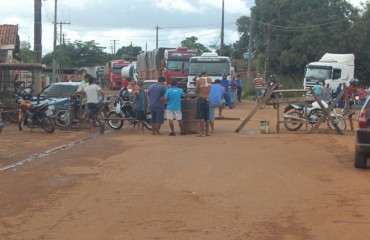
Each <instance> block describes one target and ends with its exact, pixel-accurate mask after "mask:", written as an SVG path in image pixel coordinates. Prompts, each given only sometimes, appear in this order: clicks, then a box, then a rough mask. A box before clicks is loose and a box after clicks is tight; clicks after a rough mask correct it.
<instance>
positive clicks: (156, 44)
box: [155, 25, 160, 49]
mask: <svg viewBox="0 0 370 240" xmlns="http://www.w3.org/2000/svg"><path fill="white" fill-rule="evenodd" d="M155 29H156V37H155V48H156V49H158V30H159V29H160V27H158V25H157V26H156V27H155Z"/></svg>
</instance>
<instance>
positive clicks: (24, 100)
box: [17, 88, 55, 133]
mask: <svg viewBox="0 0 370 240" xmlns="http://www.w3.org/2000/svg"><path fill="white" fill-rule="evenodd" d="M30 99H32V90H31V89H29V88H26V89H25V90H23V91H22V93H21V94H20V96H19V97H18V99H17V103H18V127H19V130H20V131H21V130H23V127H24V124H27V125H28V126H30V127H31V128H34V127H36V126H40V127H41V128H42V129H44V130H45V132H47V133H53V132H54V130H55V125H54V121H53V119H52V116H53V111H52V110H53V109H52V108H53V106H49V104H47V103H44V104H39V105H35V104H33V103H32V102H31V101H30Z"/></svg>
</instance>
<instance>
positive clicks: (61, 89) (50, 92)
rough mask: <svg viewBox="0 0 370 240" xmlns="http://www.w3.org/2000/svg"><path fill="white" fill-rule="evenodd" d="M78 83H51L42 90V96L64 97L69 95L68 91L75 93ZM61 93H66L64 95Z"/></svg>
mask: <svg viewBox="0 0 370 240" xmlns="http://www.w3.org/2000/svg"><path fill="white" fill-rule="evenodd" d="M77 88H78V85H64V84H51V85H49V86H48V87H46V88H45V89H44V90H43V91H42V92H41V95H40V96H42V97H55V98H65V97H69V96H70V95H69V93H76V92H77ZM63 93H68V94H66V95H64V94H63Z"/></svg>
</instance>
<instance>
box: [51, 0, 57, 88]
mask: <svg viewBox="0 0 370 240" xmlns="http://www.w3.org/2000/svg"><path fill="white" fill-rule="evenodd" d="M57 5H58V4H57V0H55V6H54V39H53V78H52V82H56V65H57V60H56V52H55V51H56V46H57Z"/></svg>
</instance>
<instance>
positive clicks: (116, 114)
mask: <svg viewBox="0 0 370 240" xmlns="http://www.w3.org/2000/svg"><path fill="white" fill-rule="evenodd" d="M113 105H114V107H115V108H116V110H114V111H110V112H109V114H108V117H107V123H108V125H109V127H111V128H112V129H115V130H118V129H121V128H122V127H123V123H124V121H125V120H124V119H122V116H124V118H128V120H127V121H128V122H129V123H130V124H131V125H133V127H135V126H136V124H137V123H138V122H137V120H136V113H135V111H134V103H133V102H132V101H131V100H130V98H126V97H125V98H123V99H122V98H121V97H119V96H116V97H115V100H114V104H113ZM151 120H152V115H151V114H150V113H146V121H145V122H144V127H145V128H146V129H148V130H152V121H151Z"/></svg>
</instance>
